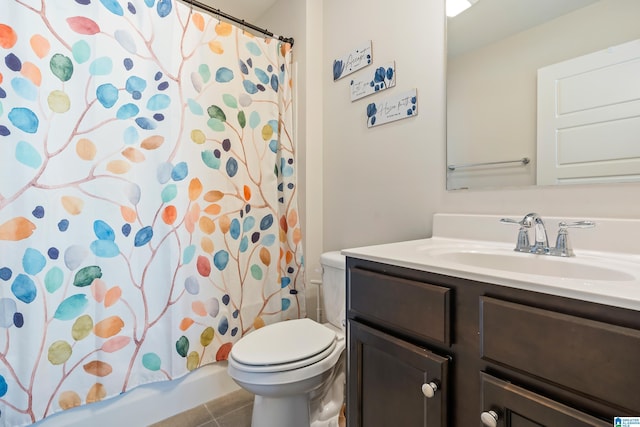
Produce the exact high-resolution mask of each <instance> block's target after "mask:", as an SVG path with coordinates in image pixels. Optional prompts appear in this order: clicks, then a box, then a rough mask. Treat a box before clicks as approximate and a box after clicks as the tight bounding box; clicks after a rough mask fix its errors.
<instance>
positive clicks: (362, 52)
mask: <svg viewBox="0 0 640 427" xmlns="http://www.w3.org/2000/svg"><path fill="white" fill-rule="evenodd" d="M372 61H373V56H372V54H371V40H368V41H367V42H365V43H363V44H362V45H360V46H358V47H357V48H356V49H354V50H352V51H351V52H349V53H347V54H346V55H344V56H343V57H342V58H338V59H334V61H333V80H334V81H336V80H339V79H341V78H342V77H344V76H347V75H349V74H351V73H353V72H354V71H358V70H359V69H360V68H363V67H366V66H367V65H369V64H371V62H372Z"/></svg>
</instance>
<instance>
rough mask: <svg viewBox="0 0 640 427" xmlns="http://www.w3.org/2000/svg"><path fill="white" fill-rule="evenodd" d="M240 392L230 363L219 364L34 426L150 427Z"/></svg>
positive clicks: (48, 418) (70, 410)
mask: <svg viewBox="0 0 640 427" xmlns="http://www.w3.org/2000/svg"><path fill="white" fill-rule="evenodd" d="M238 389H239V387H238V385H237V384H236V383H235V382H234V381H233V380H232V379H231V378H230V377H229V375H228V374H227V362H218V363H216V364H213V365H208V366H204V367H202V368H200V369H198V370H196V371H194V372H191V373H189V374H188V375H186V376H184V377H183V378H180V379H177V380H174V381H164V382H160V383H153V384H147V385H142V386H139V387H137V388H135V389H133V390H131V391H129V392H127V393H125V394H123V395H121V396H118V397H114V398H112V399H107V400H105V401H103V402H97V403H92V404H89V405H84V406H80V407H78V408H74V409H69V410H67V411H63V412H60V413H57V414H54V415H50V416H49V417H47V418H45V419H44V420H42V421H40V422H38V423H35V424H33V426H34V427H86V426H89V425H90V426H91V427H113V426H132V427H134V426H135V427H141V426H147V425H149V424H153V423H155V422H158V421H160V420H163V419H165V418H168V417H171V416H173V415H176V414H178V413H180V412H183V411H186V410H189V409H191V408H194V407H196V406H198V405H201V404H203V403H205V402H208V401H210V400H213V399H216V398H218V397H221V396H224V395H225V394H228V393H231V392H233V391H235V390H238Z"/></svg>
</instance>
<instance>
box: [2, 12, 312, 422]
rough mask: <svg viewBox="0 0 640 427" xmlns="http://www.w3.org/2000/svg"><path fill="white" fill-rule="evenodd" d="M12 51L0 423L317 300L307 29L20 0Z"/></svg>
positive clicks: (213, 344) (63, 404) (118, 388)
mask: <svg viewBox="0 0 640 427" xmlns="http://www.w3.org/2000/svg"><path fill="white" fill-rule="evenodd" d="M0 56H1V58H2V61H0V425H5V426H16V425H25V424H30V423H33V422H35V421H37V420H40V419H42V418H44V417H46V416H48V415H50V414H52V413H55V412H58V411H60V410H65V409H68V408H72V407H75V406H78V405H83V404H86V403H90V402H96V401H100V400H103V399H105V398H108V397H110V396H116V395H119V394H120V393H122V392H126V391H127V390H130V389H132V388H133V387H135V386H137V385H140V384H144V383H150V382H154V381H162V380H170V379H174V378H178V377H180V376H183V375H185V374H186V373H188V372H189V371H192V370H194V369H197V368H198V367H200V366H202V365H204V364H209V363H212V362H215V361H220V360H224V359H226V357H227V355H228V353H229V351H230V349H231V347H232V345H233V343H234V342H235V341H237V340H238V339H239V338H240V337H241V336H243V335H244V334H247V333H249V332H251V331H252V330H254V329H255V328H259V327H261V326H263V325H265V324H268V323H272V322H276V321H280V320H284V319H289V318H298V317H303V316H304V314H305V312H304V310H305V308H304V281H303V266H302V264H303V260H302V251H301V232H300V224H299V221H298V214H297V212H298V210H297V200H296V194H297V188H296V179H295V168H296V164H295V144H294V141H293V129H292V111H293V105H292V80H291V46H290V45H289V44H287V43H280V42H278V41H276V40H272V39H268V40H265V39H262V38H260V37H256V36H251V35H249V34H246V33H244V32H243V31H242V29H239V28H236V27H234V26H232V25H230V24H228V23H224V22H219V20H218V19H217V18H216V17H212V16H208V15H205V14H203V13H199V12H198V11H197V10H193V9H192V8H190V7H189V6H188V5H186V4H183V3H179V2H177V1H175V0H174V1H171V0H130V1H126V0H75V1H71V0H65V1H59V0H4V1H3V2H2V7H1V8H0Z"/></svg>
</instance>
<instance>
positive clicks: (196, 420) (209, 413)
mask: <svg viewBox="0 0 640 427" xmlns="http://www.w3.org/2000/svg"><path fill="white" fill-rule="evenodd" d="M252 409H253V394H251V393H249V392H248V391H245V390H242V389H241V390H238V391H234V392H233V393H230V394H228V395H226V396H222V397H220V398H218V399H215V400H212V401H210V402H207V403H205V404H203V405H200V406H196V407H195V408H193V409H190V410H188V411H185V412H182V413H180V414H177V415H174V416H173V417H170V418H167V419H166V420H163V421H160V422H158V423H155V424H152V425H151V426H150V427H250V426H251V414H252Z"/></svg>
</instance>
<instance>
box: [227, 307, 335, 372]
mask: <svg viewBox="0 0 640 427" xmlns="http://www.w3.org/2000/svg"><path fill="white" fill-rule="evenodd" d="M335 341H336V333H335V331H333V330H331V329H329V328H327V327H326V326H323V325H321V324H319V323H317V322H314V321H313V320H311V319H306V318H305V319H295V320H287V321H284V322H278V323H274V324H271V325H268V326H265V327H263V328H260V329H258V330H256V331H254V332H251V333H250V334H248V335H246V336H244V337H243V338H242V339H241V340H240V341H238V342H237V343H236V344H235V345H234V346H233V347H232V348H231V356H232V357H233V359H234V360H235V361H237V362H239V363H241V364H243V365H251V366H256V367H257V366H274V365H282V364H289V363H294V362H297V361H302V360H306V359H309V358H312V357H313V356H315V355H318V354H319V353H323V352H325V350H327V349H329V348H330V347H331V346H335Z"/></svg>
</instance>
